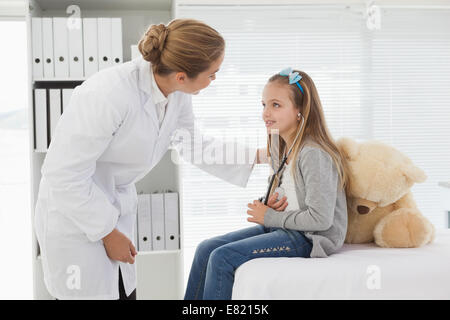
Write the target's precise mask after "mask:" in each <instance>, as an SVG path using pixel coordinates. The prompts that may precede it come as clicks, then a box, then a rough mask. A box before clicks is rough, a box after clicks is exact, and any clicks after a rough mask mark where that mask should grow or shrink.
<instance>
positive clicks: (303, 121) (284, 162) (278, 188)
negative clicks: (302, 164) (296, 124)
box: [259, 112, 305, 205]
mask: <svg viewBox="0 0 450 320" xmlns="http://www.w3.org/2000/svg"><path fill="white" fill-rule="evenodd" d="M298 116H301V117H302V124H301V125H300V129H299V130H298V132H297V135H296V136H295V139H294V142H292V145H291V147H290V148H289V150H288V152H287V153H286V152H285V153H284V157H283V160H281V164H280V167H279V168H278V170H277V171H276V172H275V168H274V164H273V159H272V157H271V166H272V169H273V171H274V172H275V173H274V174H273V175H272V177H271V178H270V183H269V188H268V189H267V192H266V196H265V197H261V198H259V201H262V200H263V199H264V205H267V202H268V201H269V195H270V190H271V189H272V186H273V183H274V181H275V177H276V176H278V175H279V174H280V173H281V172H282V171H283V168H284V165H285V164H286V161H287V159H288V158H289V155H290V154H291V151H292V148H293V147H294V145H295V142H296V141H297V138H298V136H299V134H300V132H302V129H303V125H304V123H305V118H304V117H303V115H302V114H301V113H300V112H299V113H298ZM269 152H270V150H269ZM282 175H283V174H282V173H281V176H280V179H278V180H279V181H278V185H277V188H276V189H275V191H274V193H275V192H277V193H278V196H279V199H281V198H282V197H283V196H284V189H283V188H282V187H280V185H281V178H282Z"/></svg>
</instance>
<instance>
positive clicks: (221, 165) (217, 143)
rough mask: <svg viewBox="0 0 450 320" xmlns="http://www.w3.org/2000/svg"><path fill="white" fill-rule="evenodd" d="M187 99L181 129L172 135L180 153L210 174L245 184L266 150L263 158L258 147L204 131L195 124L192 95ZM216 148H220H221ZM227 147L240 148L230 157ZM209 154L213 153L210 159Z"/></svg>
mask: <svg viewBox="0 0 450 320" xmlns="http://www.w3.org/2000/svg"><path fill="white" fill-rule="evenodd" d="M186 100H187V101H185V103H184V105H183V106H182V110H181V113H180V116H179V119H178V125H177V131H176V132H175V135H174V136H173V137H172V143H174V144H178V152H179V153H180V155H181V156H182V157H183V159H185V160H186V161H189V162H191V163H192V164H194V165H195V166H197V167H198V168H200V169H202V170H203V171H205V172H207V173H209V174H212V175H214V176H216V177H218V178H220V179H222V180H225V181H227V182H229V183H232V184H234V185H237V186H240V187H245V186H246V185H247V182H248V179H249V177H250V174H251V173H252V170H253V167H254V165H255V163H261V162H260V161H264V151H261V153H260V154H261V157H260V158H259V157H257V149H255V148H251V147H248V146H246V145H244V144H241V143H238V142H236V141H233V142H224V141H221V140H220V139H216V138H214V137H211V136H207V135H204V134H203V133H202V132H201V131H200V130H199V128H198V127H197V126H196V125H195V116H194V113H193V111H192V97H191V96H188V98H187V99H186ZM180 140H182V143H180ZM227 146H228V147H227ZM230 146H231V147H230ZM213 150H216V151H217V150H219V152H215V151H213ZM223 150H227V151H228V150H230V151H231V150H232V151H233V153H234V150H236V151H237V152H236V156H235V155H234V154H233V157H232V158H231V159H230V158H229V157H228V156H229V155H227V154H225V152H223ZM205 156H206V157H209V159H208V160H206V161H205ZM238 159H239V160H240V161H238ZM259 159H261V160H259ZM227 160H230V161H227Z"/></svg>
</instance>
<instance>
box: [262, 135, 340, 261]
mask: <svg viewBox="0 0 450 320" xmlns="http://www.w3.org/2000/svg"><path fill="white" fill-rule="evenodd" d="M297 159H298V160H297V166H296V170H295V171H296V172H295V173H296V180H295V181H296V193H297V200H298V204H299V208H300V210H290V211H281V212H280V211H276V210H274V209H272V208H269V209H267V211H266V213H265V215H264V225H265V226H266V227H278V228H283V229H292V230H298V231H303V232H304V234H305V236H306V237H307V238H308V239H310V240H312V243H313V247H312V251H311V255H310V256H311V258H320V257H327V256H328V255H330V254H332V253H334V252H336V251H337V250H339V249H340V248H341V247H342V245H343V243H344V239H345V234H346V232H347V200H346V197H345V191H344V190H342V189H341V188H340V187H339V177H338V172H337V169H336V166H335V164H334V161H333V159H332V158H331V156H330V155H329V154H328V153H327V152H326V151H325V150H323V149H322V148H321V147H320V145H318V144H315V142H313V141H311V140H310V139H308V140H305V143H304V145H303V147H302V149H301V150H300V154H299V156H298V158H297ZM287 201H288V202H289V199H288V200H287Z"/></svg>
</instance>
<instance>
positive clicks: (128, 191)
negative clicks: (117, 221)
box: [117, 184, 138, 216]
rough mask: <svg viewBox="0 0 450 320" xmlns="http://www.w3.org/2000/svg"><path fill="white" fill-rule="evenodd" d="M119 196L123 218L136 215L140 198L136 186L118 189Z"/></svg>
mask: <svg viewBox="0 0 450 320" xmlns="http://www.w3.org/2000/svg"><path fill="white" fill-rule="evenodd" d="M117 196H118V202H119V205H120V215H121V216H125V215H129V214H136V212H137V202H138V198H137V193H136V187H135V185H134V184H132V185H129V186H128V187H119V188H117Z"/></svg>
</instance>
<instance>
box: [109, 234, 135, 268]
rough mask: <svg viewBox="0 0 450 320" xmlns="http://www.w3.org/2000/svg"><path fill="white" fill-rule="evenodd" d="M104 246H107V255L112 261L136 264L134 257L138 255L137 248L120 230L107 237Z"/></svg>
mask: <svg viewBox="0 0 450 320" xmlns="http://www.w3.org/2000/svg"><path fill="white" fill-rule="evenodd" d="M103 245H104V246H105V249H106V254H107V255H108V257H109V258H110V259H111V260H117V261H122V262H127V263H131V264H133V263H134V257H135V256H136V255H137V251H136V248H135V247H134V245H133V243H132V242H131V240H130V239H128V238H127V237H126V236H125V235H124V234H123V233H122V232H120V231H119V230H117V229H114V230H113V231H111V233H109V234H108V235H107V236H105V237H104V238H103Z"/></svg>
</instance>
